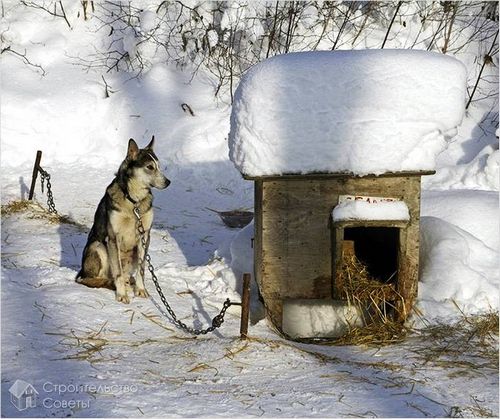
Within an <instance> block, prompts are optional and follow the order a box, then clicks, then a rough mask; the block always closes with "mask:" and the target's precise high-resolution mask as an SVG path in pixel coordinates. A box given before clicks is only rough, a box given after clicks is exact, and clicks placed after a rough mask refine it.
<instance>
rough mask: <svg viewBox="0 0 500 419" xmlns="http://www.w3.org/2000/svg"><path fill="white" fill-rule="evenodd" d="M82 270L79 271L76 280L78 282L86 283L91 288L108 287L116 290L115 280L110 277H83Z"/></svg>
mask: <svg viewBox="0 0 500 419" xmlns="http://www.w3.org/2000/svg"><path fill="white" fill-rule="evenodd" d="M80 274H81V271H80V272H79V273H78V275H77V277H76V282H77V283H78V284H82V285H85V286H87V287H90V288H108V289H110V290H115V289H116V288H115V284H114V281H112V280H111V279H110V278H81V277H80Z"/></svg>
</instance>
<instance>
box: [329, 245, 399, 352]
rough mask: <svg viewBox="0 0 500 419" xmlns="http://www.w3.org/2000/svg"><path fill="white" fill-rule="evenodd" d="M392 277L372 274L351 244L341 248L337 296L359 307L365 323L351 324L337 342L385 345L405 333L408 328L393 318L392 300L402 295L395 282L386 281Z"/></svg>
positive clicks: (342, 343)
mask: <svg viewBox="0 0 500 419" xmlns="http://www.w3.org/2000/svg"><path fill="white" fill-rule="evenodd" d="M393 276H394V274H393V275H392V276H391V278H392V277H393ZM391 278H388V280H387V282H385V283H384V282H381V281H379V280H377V279H375V278H373V277H372V276H371V275H370V272H369V271H368V268H367V266H366V265H365V264H364V263H363V262H361V261H360V260H359V259H358V258H357V257H356V255H355V254H354V249H353V247H352V246H351V248H349V246H347V247H346V248H344V253H343V260H342V266H341V268H340V269H339V270H338V271H337V276H336V284H337V291H338V293H339V297H340V298H342V299H345V300H346V301H347V302H348V303H349V304H352V305H354V306H356V307H359V308H360V309H361V310H360V311H361V312H363V313H364V323H365V326H363V327H352V328H350V329H349V331H348V332H347V333H346V334H345V335H344V336H341V337H340V338H338V339H337V340H336V341H335V343H336V344H339V345H363V344H371V345H388V344H393V343H397V342H401V341H402V340H403V339H404V338H405V337H406V335H407V333H408V328H407V327H406V326H405V325H404V324H403V323H401V322H399V321H395V320H394V312H395V309H396V307H395V303H396V302H398V301H401V302H402V301H403V298H402V296H401V295H400V294H399V293H398V292H397V291H396V288H395V286H394V284H392V283H389V281H390V279H391Z"/></svg>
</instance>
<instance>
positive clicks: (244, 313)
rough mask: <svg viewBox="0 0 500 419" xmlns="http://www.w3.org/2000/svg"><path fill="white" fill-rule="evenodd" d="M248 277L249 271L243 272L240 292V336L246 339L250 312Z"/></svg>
mask: <svg viewBox="0 0 500 419" xmlns="http://www.w3.org/2000/svg"><path fill="white" fill-rule="evenodd" d="M250 279H251V275H250V274H249V273H245V274H243V292H242V293H241V324H240V338H241V339H246V338H247V336H248V318H249V314H250Z"/></svg>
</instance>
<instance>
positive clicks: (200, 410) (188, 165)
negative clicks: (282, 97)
mask: <svg viewBox="0 0 500 419" xmlns="http://www.w3.org/2000/svg"><path fill="white" fill-rule="evenodd" d="M97 4H98V3H97V2H96V6H97ZM183 4H185V5H187V6H189V7H193V8H194V7H196V6H197V5H198V4H200V3H199V2H197V1H190V2H183ZM3 6H4V12H5V16H6V17H5V19H4V20H3V21H2V40H10V41H9V42H13V45H14V47H15V48H17V49H18V50H19V51H21V52H22V51H24V50H25V49H26V52H27V54H28V57H29V58H30V59H31V61H32V62H34V63H40V64H42V65H43V67H44V70H45V72H46V74H45V75H43V76H42V72H41V70H39V69H37V68H33V67H30V66H27V65H25V64H24V63H23V62H22V60H20V59H19V58H18V57H15V56H14V55H12V54H9V53H7V52H4V53H3V54H2V67H3V68H2V80H1V101H2V107H1V122H2V124H1V148H2V153H1V169H2V170H1V173H0V177H1V184H2V196H1V200H2V204H6V203H8V202H9V201H12V200H19V199H21V198H26V196H27V188H28V187H29V183H30V181H31V171H32V165H33V160H34V157H35V153H36V150H37V149H41V150H43V157H42V166H43V167H44V168H45V169H47V170H48V171H49V172H50V174H51V175H52V179H51V181H52V188H53V192H54V198H55V204H56V207H57V209H58V211H59V213H60V214H63V215H67V216H69V217H71V218H72V219H73V220H75V221H76V223H77V224H76V225H74V224H65V223H62V224H61V223H52V222H49V221H48V220H47V214H46V212H45V211H43V210H40V209H39V208H37V207H36V206H34V207H32V208H30V209H28V210H27V211H25V212H20V213H14V214H10V215H8V214H5V213H3V214H2V231H1V237H2V269H1V277H2V281H1V303H2V310H1V315H2V316H1V337H2V386H1V389H2V399H1V400H2V407H1V410H2V412H1V413H2V416H4V417H19V416H32V417H66V416H73V417H137V416H145V417H159V416H172V417H179V416H181V417H202V416H207V415H210V416H219V417H246V416H259V417H260V416H262V417H350V416H375V415H376V416H379V417H419V416H422V415H427V416H430V417H442V416H450V415H451V414H452V413H453V412H461V413H463V415H467V416H479V415H486V414H489V415H491V416H498V411H499V410H498V367H497V366H494V367H492V366H491V365H489V364H487V363H485V359H484V358H483V357H482V356H481V354H480V353H479V352H478V351H479V349H480V348H481V344H479V343H478V342H477V341H476V340H475V339H472V341H470V342H463V341H457V342H455V341H443V342H436V341H435V340H430V341H428V340H427V339H426V338H425V336H419V335H418V334H415V335H412V336H411V337H410V338H408V339H407V340H406V341H405V342H403V343H401V344H397V345H391V346H388V347H382V348H369V347H354V346H348V347H336V346H329V345H325V346H323V345H305V344H298V343H296V342H291V341H287V340H285V339H283V338H282V337H280V336H279V335H278V334H277V333H275V332H274V330H273V328H272V325H270V324H268V323H267V322H266V321H265V320H264V318H263V311H264V309H263V305H262V304H261V303H260V302H259V299H258V292H257V289H256V286H255V282H254V281H253V283H252V299H251V324H250V329H249V335H250V339H249V340H247V341H243V340H240V339H239V338H238V335H239V308H238V307H231V308H230V309H229V311H228V314H227V316H226V320H225V323H224V325H223V327H222V328H221V329H219V331H217V332H216V333H215V334H212V335H207V336H201V337H193V336H191V335H187V334H185V333H183V332H182V331H180V330H178V329H176V328H175V327H174V326H173V325H172V324H171V323H170V321H169V319H168V317H166V316H164V315H163V312H162V311H161V310H159V308H158V307H160V308H161V302H160V301H159V299H158V297H157V296H156V294H155V292H154V288H153V286H152V283H151V281H147V284H146V285H147V287H148V289H149V291H150V293H151V295H152V298H151V299H140V298H135V299H134V300H133V301H132V302H131V303H130V304H129V305H124V304H120V303H117V302H116V301H115V299H114V295H113V292H112V291H109V290H104V289H97V290H96V289H89V288H86V287H82V286H79V285H77V284H75V282H74V277H75V275H76V272H77V270H78V268H79V264H80V258H81V252H82V249H83V246H84V245H85V241H86V238H87V233H88V230H89V229H90V227H91V225H92V221H93V215H94V211H95V208H96V205H97V203H98V202H99V200H100V199H101V197H102V195H103V193H104V190H105V188H106V186H107V185H108V184H109V182H110V181H111V180H112V178H113V176H114V173H115V172H116V170H117V168H118V165H119V163H120V161H121V159H123V157H124V155H125V152H126V146H127V141H128V139H129V138H130V137H133V138H135V139H136V140H137V141H138V143H139V144H140V145H141V146H144V145H145V144H147V143H148V142H149V140H150V138H151V135H152V134H155V137H156V141H157V143H156V153H157V155H158V156H159V158H160V161H161V163H162V169H163V170H164V172H165V174H166V175H167V176H168V177H169V179H171V180H172V184H171V186H170V187H169V188H168V189H166V190H164V191H155V192H154V194H155V203H154V205H155V207H154V209H155V219H154V224H153V229H152V235H151V247H150V251H151V258H152V261H153V264H154V265H155V267H156V271H157V274H158V277H159V280H160V284H161V286H162V288H163V290H164V292H165V295H166V296H167V298H168V300H169V302H170V303H171V305H172V307H173V308H174V310H175V311H176V313H177V315H178V317H179V318H180V319H182V320H183V321H184V322H186V323H187V324H189V325H195V326H197V327H201V326H206V325H207V324H208V323H209V321H210V319H211V318H212V317H213V316H214V315H215V314H216V313H217V312H218V310H219V309H220V307H221V304H222V302H223V301H224V299H225V298H227V297H229V298H231V300H233V301H238V300H239V299H240V298H241V297H240V292H241V291H240V290H241V273H242V272H247V271H250V270H251V269H252V266H253V252H252V241H251V240H252V238H253V224H250V225H249V226H247V227H246V228H244V229H242V230H232V229H229V228H227V227H225V226H224V225H223V224H222V222H221V220H220V219H219V218H218V216H217V215H216V214H214V213H213V212H211V211H209V210H207V209H206V207H209V208H215V209H218V210H230V209H237V208H241V209H251V208H252V206H253V183H252V182H247V181H244V180H243V179H242V178H241V176H240V173H239V172H238V171H237V170H236V169H235V168H234V165H233V163H232V162H231V161H230V160H229V159H228V157H227V147H228V142H227V138H226V137H227V135H226V134H227V132H228V131H229V130H230V123H229V119H230V108H228V107H227V106H224V105H223V104H222V103H223V102H224V101H222V100H221V101H220V102H219V104H217V103H216V102H215V101H214V98H213V87H214V85H216V83H217V80H214V79H213V78H211V76H210V75H209V74H206V73H204V72H203V71H201V70H200V73H199V74H198V75H197V76H196V77H195V78H194V79H192V80H191V78H192V75H191V73H190V72H187V71H183V70H182V69H181V68H177V67H176V66H174V65H166V64H165V63H164V60H162V59H158V60H157V61H156V62H151V63H150V64H151V66H150V68H149V71H148V72H147V73H145V74H144V75H143V76H142V77H140V78H132V76H131V74H127V73H124V72H120V73H115V72H109V73H106V72H105V71H101V70H100V69H95V68H91V69H88V68H86V67H82V66H81V65H79V63H80V64H81V62H80V61H79V60H78V59H77V58H78V57H82V58H85V57H88V56H89V54H95V52H96V49H99V47H100V46H102V45H105V44H107V43H108V42H109V36H108V35H109V32H107V31H102V30H99V29H98V28H99V27H100V26H101V23H100V22H99V21H97V20H96V19H94V17H92V18H91V19H89V21H84V20H83V18H81V17H80V18H79V19H77V18H76V16H77V12H78V11H81V4H80V3H79V2H73V3H70V2H64V6H65V9H66V12H67V13H68V16H69V19H70V21H71V24H72V29H71V30H69V29H68V27H67V25H66V23H65V22H64V21H63V20H62V19H60V18H54V17H53V16H51V15H49V14H48V13H45V12H43V11H37V10H35V9H33V8H27V7H24V6H22V5H21V4H18V2H8V1H6V2H4V3H3ZM151 6H152V7H150V8H147V9H146V8H145V10H149V11H151V10H155V9H156V7H157V6H158V5H157V4H152V5H151ZM228 13H234V11H230V12H228ZM152 18H153V16H152V15H151V14H150V13H146V12H145V14H144V16H143V21H141V30H142V31H146V29H148V19H149V24H150V25H152V24H153V19H152ZM4 23H5V25H4ZM408 25H410V22H408ZM260 30H261V29H259V28H258V27H257V32H258V31H260ZM384 34H385V31H384V33H382V37H383V36H384ZM415 35H416V34H415ZM423 35H424V34H422V36H423ZM373 39H375V38H373ZM375 40H376V41H377V42H375V41H373V42H374V44H377V45H379V44H380V42H378V41H379V40H378V39H375ZM128 42H130V47H131V48H134V46H136V47H137V48H138V49H139V50H141V48H142V47H143V45H137V44H135V43H134V42H135V41H134V40H133V39H132V36H130V37H129V38H128ZM377 45H375V47H377ZM141 53H142V50H141ZM461 59H467V55H462V56H461ZM495 68H496V71H497V70H498V67H493V66H491V68H489V69H487V70H488V71H495ZM102 76H104V78H105V80H106V82H107V83H108V85H109V86H110V88H109V97H106V95H105V85H104V81H103V79H102ZM443 100H445V101H446V100H447V99H446V97H445V98H443ZM183 103H187V104H189V105H190V106H191V108H192V109H193V111H194V113H195V116H194V117H193V116H191V115H190V114H188V113H185V112H184V111H183V110H182V108H181V104H183ZM492 108H494V109H495V111H494V112H491V109H492ZM496 108H497V105H496V103H495V101H494V99H491V100H485V101H478V102H477V103H473V106H471V107H470V109H469V110H468V113H467V115H466V117H465V120H464V123H463V124H462V125H460V126H459V128H458V135H457V136H456V137H455V138H454V142H452V143H451V144H450V145H449V147H448V149H447V150H445V151H443V152H442V153H441V154H439V156H438V158H437V160H436V162H437V170H438V172H437V174H436V176H430V177H428V178H427V179H424V187H425V189H426V190H424V191H423V194H422V216H423V217H422V261H421V269H422V274H421V282H420V284H419V285H420V289H419V295H418V301H417V304H418V308H419V309H420V311H421V312H422V313H424V314H425V320H426V322H429V323H431V324H436V322H438V321H445V322H446V324H451V323H452V322H456V321H458V320H460V319H462V318H463V317H462V316H463V315H462V313H461V312H460V310H463V312H464V313H465V314H471V313H478V312H484V311H488V310H490V308H493V309H495V308H498V302H497V295H498V284H499V279H498V221H499V219H498V192H497V188H498V179H495V176H496V175H495V173H498V152H497V150H498V143H497V140H496V138H495V130H496V127H494V125H495V120H496V121H498V113H497V111H496ZM485 115H490V116H489V117H487V118H486V116H485ZM485 118H486V119H485ZM483 120H484V121H486V122H481V121H483ZM480 124H481V125H480ZM490 125H491V126H490ZM307 138H310V137H307ZM497 177H498V176H497ZM35 199H36V201H38V202H39V203H40V204H41V206H43V207H44V208H46V203H45V202H46V195H45V194H42V193H41V191H40V187H39V184H38V185H37V188H36V194H35ZM455 304H456V305H455ZM457 306H458V308H457ZM459 309H460V310H459ZM302 326H303V325H302ZM429 351H434V352H439V353H440V355H439V356H437V358H432V357H431V358H430V359H429V358H428V357H427V354H428V353H429ZM17 379H20V380H24V381H26V382H29V383H30V384H33V385H34V386H35V388H36V390H37V391H39V393H40V397H39V404H38V405H37V407H36V408H33V409H30V410H27V411H25V412H19V411H17V410H16V408H15V407H14V405H13V404H11V402H10V398H9V391H8V390H9V388H10V387H11V386H12V385H13V384H14V383H15V382H16V380H17ZM46 383H49V385H45V387H44V384H46ZM50 383H51V384H53V385H54V386H58V387H57V388H58V389H59V391H55V388H54V386H51V385H50ZM70 385H74V386H76V388H78V389H82V388H83V391H80V392H72V391H67V390H68V387H69V386H70ZM63 386H66V391H65V388H64V387H63ZM48 399H51V400H48ZM43 401H47V402H48V404H46V405H44V404H43V403H42V402H43ZM75 402H79V404H78V405H76V406H72V405H71V404H72V403H75ZM478 409H483V410H478ZM478 412H479V413H478ZM484 412H486V413H484ZM488 412H489V413H488Z"/></svg>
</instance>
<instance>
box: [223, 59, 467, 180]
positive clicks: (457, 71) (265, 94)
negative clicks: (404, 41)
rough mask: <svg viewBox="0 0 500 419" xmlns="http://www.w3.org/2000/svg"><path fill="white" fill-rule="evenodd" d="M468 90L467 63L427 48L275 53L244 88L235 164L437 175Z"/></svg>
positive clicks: (235, 121) (236, 116) (255, 172)
mask: <svg viewBox="0 0 500 419" xmlns="http://www.w3.org/2000/svg"><path fill="white" fill-rule="evenodd" d="M465 86H466V69H465V67H464V65H463V64H462V63H461V62H459V61H458V60H456V59H454V58H451V57H449V56H444V55H442V54H437V53H430V52H425V51H415V50H357V51H334V52H326V51H321V52H304V53H293V54H286V55H281V56H276V57H273V58H270V59H268V60H265V61H263V62H261V63H260V64H258V65H256V66H254V67H253V68H251V69H250V70H249V71H248V73H247V74H246V75H245V76H244V77H243V79H242V80H241V82H240V84H239V87H238V89H237V91H236V94H235V100H234V104H233V110H232V115H231V131H230V135H229V147H230V158H231V160H232V161H233V162H234V164H235V165H236V167H237V168H238V169H239V170H240V172H242V173H244V174H245V175H248V176H265V175H279V174H283V173H302V174H304V173H310V172H328V173H336V172H348V173H349V172H351V173H355V174H359V175H366V174H381V173H384V172H398V171H412V170H429V169H430V170H433V169H434V168H435V159H436V156H437V155H438V154H439V153H440V152H441V151H443V150H444V148H445V147H446V139H447V138H449V137H451V136H453V135H455V133H456V127H457V126H458V125H459V124H460V122H461V120H462V117H463V114H464V103H465Z"/></svg>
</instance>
